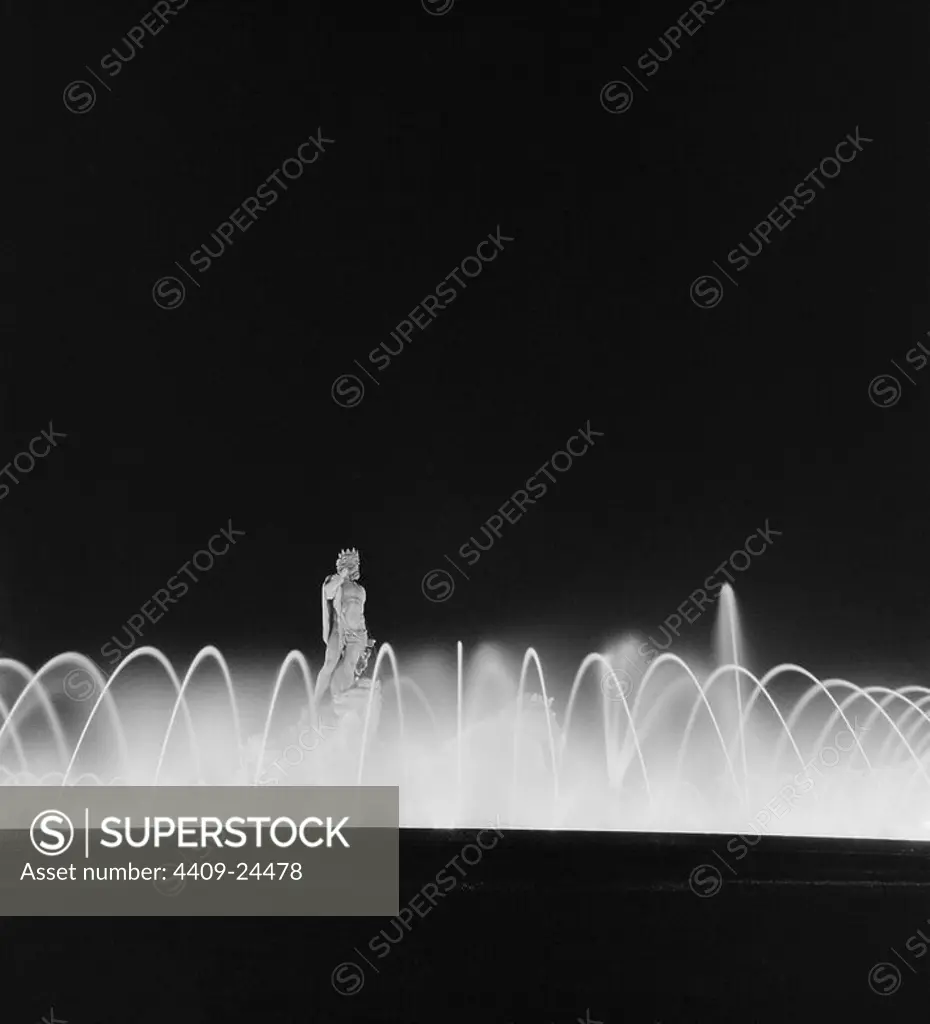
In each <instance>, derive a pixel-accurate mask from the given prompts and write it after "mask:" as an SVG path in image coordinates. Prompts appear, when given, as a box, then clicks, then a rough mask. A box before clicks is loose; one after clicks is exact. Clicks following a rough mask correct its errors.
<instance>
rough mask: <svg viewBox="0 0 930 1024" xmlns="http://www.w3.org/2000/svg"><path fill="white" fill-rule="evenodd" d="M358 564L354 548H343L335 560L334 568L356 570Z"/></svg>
mask: <svg viewBox="0 0 930 1024" xmlns="http://www.w3.org/2000/svg"><path fill="white" fill-rule="evenodd" d="M358 563H359V557H358V550H357V549H356V548H343V549H342V550H341V551H340V552H339V557H338V558H337V559H336V568H337V569H343V568H349V569H357V568H358Z"/></svg>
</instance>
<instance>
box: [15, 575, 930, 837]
mask: <svg viewBox="0 0 930 1024" xmlns="http://www.w3.org/2000/svg"><path fill="white" fill-rule="evenodd" d="M636 648H637V644H636V643H635V642H633V640H632V639H631V638H624V639H622V640H621V641H619V642H617V643H616V644H614V645H612V646H611V647H610V649H608V650H607V651H605V652H604V653H593V654H589V655H588V656H587V657H586V658H584V660H583V661H582V662H581V664H580V666H579V667H578V669H577V671H576V673H575V675H574V678H573V679H572V680H571V681H570V683H568V685H566V682H567V681H561V680H560V681H556V680H553V679H552V678H547V676H546V673H545V670H544V667H543V664H542V662H541V660H540V658H539V657H538V655H537V653H536V651H535V650H534V649H532V648H530V649H528V650H527V651H526V653H525V655H524V657H523V659H522V662H521V663H520V666H519V669H518V668H517V667H516V663H515V662H513V663H509V664H508V658H507V656H506V653H505V652H502V651H501V650H499V649H496V648H492V647H489V646H485V647H483V648H481V649H479V650H478V651H477V652H475V653H474V654H473V655H471V656H470V657H469V659H468V663H467V665H466V659H465V652H464V650H463V647H462V645H461V643H459V644H458V646H457V651H456V660H455V665H454V667H452V666H450V665H449V664H447V663H446V662H444V661H443V660H442V659H440V658H437V657H435V656H433V657H426V656H424V657H422V658H421V659H420V660H419V662H418V663H417V664H416V666H415V668H414V669H413V671H411V672H410V673H409V674H401V671H400V667H399V665H398V661H397V658H396V656H395V653H394V651H393V649H392V648H391V647H390V645H388V644H384V645H382V647H381V649H380V651H379V652H378V657H377V660H376V662H375V665H374V668H373V670H372V672H371V679H370V680H369V681H368V687H367V689H365V690H363V691H361V696H360V697H358V698H357V699H356V701H355V704H354V706H353V707H352V708H351V709H350V711H349V712H348V713H347V714H344V715H343V717H342V718H341V719H340V720H339V721H338V723H334V721H333V720H327V717H326V715H325V714H324V713H323V710H322V709H320V708H318V707H317V704H316V701H315V697H314V685H313V679H312V674H311V670H310V666H309V665H308V663H307V660H306V659H305V658H304V656H303V655H302V654H300V653H299V652H297V651H292V652H291V653H290V654H289V655H288V656H287V657H286V658H285V660H284V662H283V663H282V664H281V665H280V667H279V668H278V670H277V672H276V673H275V674H274V677H273V681H271V680H269V678H268V676H267V674H266V676H265V678H264V679H262V678H261V673H260V672H258V671H257V670H255V669H250V670H249V671H248V672H247V673H245V672H239V671H238V670H237V672H236V677H235V679H234V674H233V672H232V671H231V670H230V668H229V666H228V665H227V663H226V661H225V659H224V657H223V655H222V653H221V652H220V651H219V650H218V649H217V648H215V647H204V648H203V649H202V650H201V651H200V652H199V653H198V654H197V656H196V657H195V658H194V660H193V662H192V663H191V665H190V666H189V668H188V669H187V671H186V672H185V673H184V676H183V678H179V676H178V674H177V673H176V672H175V669H174V667H173V666H172V664H171V662H170V661H169V660H168V658H167V657H166V656H165V655H164V654H163V653H161V652H160V651H159V650H157V649H156V648H154V647H141V648H139V649H138V650H136V651H134V652H133V653H132V654H130V655H129V656H128V657H127V658H126V659H125V660H124V661H123V662H122V663H121V664H120V666H119V667H118V669H117V670H116V671H115V672H114V673H113V675H111V676H110V677H109V678H106V677H105V676H104V674H103V673H102V672H101V671H100V669H99V668H98V667H97V666H96V665H95V664H94V662H92V661H91V660H90V659H88V658H86V657H84V656H83V655H81V654H77V653H74V652H69V653H65V654H60V655H57V656H56V657H54V658H52V659H51V660H50V661H49V662H47V663H46V664H45V665H44V666H42V668H41V669H39V670H38V671H37V672H32V671H31V670H30V669H29V668H28V667H27V666H25V665H23V664H21V663H20V662H17V661H13V660H10V659H0V715H2V725H0V783H2V784H3V785H69V786H70V785H112V784H123V785H155V786H157V785H194V784H199V785H389V786H394V785H396V786H398V787H399V788H400V813H401V824H402V825H403V826H406V827H424V828H480V827H483V826H486V825H489V824H491V823H495V822H497V823H499V824H502V825H504V826H505V827H510V828H535V829H599V830H622V831H639V832H652V831H661V832H691V833H716V832H744V831H746V829H747V827H748V826H750V825H751V826H752V827H758V828H764V829H765V831H767V832H768V833H771V834H777V835H816V836H842V837H861V838H877V839H882V838H884V839H911V840H914V839H926V838H930V831H928V829H930V773H928V764H930V728H928V726H930V720H928V716H927V711H926V706H927V704H928V702H930V689H928V688H927V687H923V686H917V685H906V686H900V687H898V688H896V689H895V688H890V687H887V686H883V685H869V686H859V685H856V684H855V683H851V682H848V681H846V680H843V679H828V680H824V681H821V680H819V679H817V678H816V677H815V676H814V675H813V674H811V673H810V672H808V671H807V670H805V669H804V668H802V667H801V666H799V665H795V664H790V663H786V664H780V665H777V666H776V667H774V668H772V669H771V670H769V671H768V672H767V673H766V674H765V675H763V676H762V677H761V678H757V677H756V676H755V675H754V674H753V673H752V672H751V671H750V670H749V669H748V668H747V667H746V665H745V664H743V660H744V657H743V646H742V643H741V637H740V630H739V621H738V616H737V607H736V601H735V596H734V594H733V592H732V589H731V588H730V587H729V586H725V587H723V589H722V591H721V595H720V603H719V606H718V612H717V627H716V643H715V662H716V663H715V664H714V665H711V666H707V667H701V666H695V667H692V666H689V665H688V664H687V663H686V662H685V661H683V660H682V659H681V658H679V657H678V656H676V655H673V654H671V653H665V654H662V655H661V656H659V657H658V658H656V659H655V660H654V661H653V662H651V663H650V664H648V665H645V664H643V663H641V662H639V661H637V659H636V657H635V655H632V654H631V653H630V652H631V651H634V650H635V649H636ZM621 678H622V680H623V682H622V684H620V683H619V680H621ZM269 682H271V686H270V692H269V685H268V684H269Z"/></svg>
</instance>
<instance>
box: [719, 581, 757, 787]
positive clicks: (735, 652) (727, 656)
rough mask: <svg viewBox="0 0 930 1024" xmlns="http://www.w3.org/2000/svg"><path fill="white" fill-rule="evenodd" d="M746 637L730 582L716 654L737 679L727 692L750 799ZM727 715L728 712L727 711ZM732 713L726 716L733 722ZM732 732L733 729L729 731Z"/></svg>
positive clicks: (722, 599)
mask: <svg viewBox="0 0 930 1024" xmlns="http://www.w3.org/2000/svg"><path fill="white" fill-rule="evenodd" d="M742 646H743V645H742V637H741V635H740V626H739V615H738V612H737V608H736V594H735V593H734V592H733V588H732V587H731V586H730V584H729V583H724V584H723V586H722V587H721V589H720V600H719V604H718V611H717V621H716V622H715V623H714V654H715V656H716V659H717V665H718V666H720V665H733V666H735V667H734V669H733V671H732V672H729V673H727V675H728V676H729V677H730V678H731V679H732V680H733V682H732V689H731V687H730V686H725V687H724V693H725V694H726V693H727V692H733V693H735V694H736V721H735V722H733V723H732V724H733V728H734V732H733V734H732V735H733V736H734V738H735V741H736V743H738V744H739V759H740V766H741V768H742V779H743V795H744V797H745V798H746V800H747V801H748V799H749V772H748V769H747V759H746V730H745V724H744V722H743V680H742V673H741V672H740V671H738V669H739V667H740V666H741V665H742V661H741V655H742ZM724 714H725V715H726V711H724ZM732 718H733V716H732V714H730V715H726V717H725V718H724V721H727V720H728V719H729V720H730V722H732ZM728 724H729V723H728ZM727 732H729V730H727Z"/></svg>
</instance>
